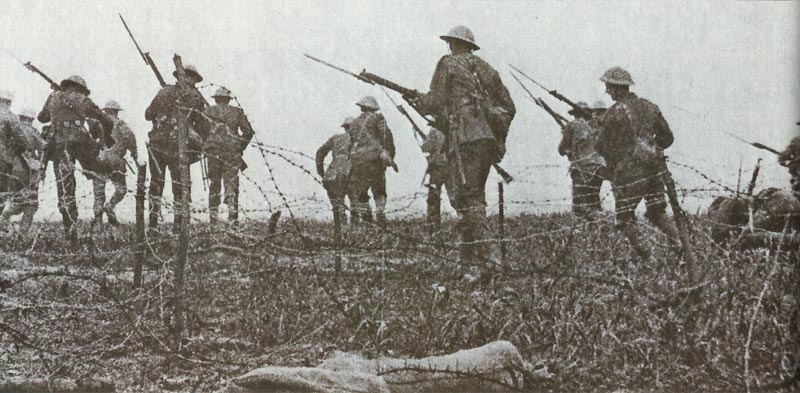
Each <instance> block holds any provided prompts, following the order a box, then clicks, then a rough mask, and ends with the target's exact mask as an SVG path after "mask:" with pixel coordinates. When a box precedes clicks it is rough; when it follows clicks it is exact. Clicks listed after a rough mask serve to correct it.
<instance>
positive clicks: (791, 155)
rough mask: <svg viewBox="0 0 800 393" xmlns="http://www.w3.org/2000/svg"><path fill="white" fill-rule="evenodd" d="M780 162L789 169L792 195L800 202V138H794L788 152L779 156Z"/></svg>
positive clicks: (787, 148)
mask: <svg viewBox="0 0 800 393" xmlns="http://www.w3.org/2000/svg"><path fill="white" fill-rule="evenodd" d="M797 125H798V126H800V121H799V122H797ZM778 162H780V164H781V165H782V166H785V167H786V168H787V169H789V175H790V176H791V177H792V178H791V179H790V180H789V181H790V184H791V185H792V194H794V196H795V198H797V199H798V200H800V136H798V137H794V138H793V139H792V141H791V142H789V146H786V150H784V151H782V152H781V154H779V155H778Z"/></svg>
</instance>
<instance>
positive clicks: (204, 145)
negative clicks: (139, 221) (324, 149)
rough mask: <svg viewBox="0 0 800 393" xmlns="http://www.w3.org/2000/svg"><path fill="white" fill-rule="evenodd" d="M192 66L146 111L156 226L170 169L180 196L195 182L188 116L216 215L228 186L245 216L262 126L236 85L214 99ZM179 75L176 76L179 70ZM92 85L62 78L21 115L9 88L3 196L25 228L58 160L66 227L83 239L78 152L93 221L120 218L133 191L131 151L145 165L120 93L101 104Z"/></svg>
mask: <svg viewBox="0 0 800 393" xmlns="http://www.w3.org/2000/svg"><path fill="white" fill-rule="evenodd" d="M184 74H185V78H184V80H183V81H182V83H176V84H173V85H164V86H163V88H162V89H161V90H160V91H159V92H158V94H157V95H156V97H155V98H154V99H153V101H152V102H151V104H150V105H149V106H148V108H147V110H146V111H145V119H146V120H149V121H152V123H153V128H152V130H151V131H150V132H149V143H148V146H147V151H148V158H149V167H150V176H151V178H150V187H149V201H150V212H149V222H148V225H149V227H151V228H155V227H156V226H157V224H158V221H159V218H160V208H161V196H162V193H163V190H164V176H165V174H166V171H167V170H169V171H170V176H171V178H172V191H173V195H174V196H175V200H176V201H177V200H179V199H180V196H181V194H182V193H184V192H185V193H186V195H187V196H190V195H191V192H190V190H191V188H190V187H191V185H190V181H189V179H183V178H182V176H181V172H180V170H179V163H180V156H179V153H178V152H179V149H178V133H179V131H180V129H179V125H180V126H181V127H183V126H185V127H187V130H186V131H187V133H186V134H187V135H188V141H189V143H188V152H189V154H188V156H189V162H190V163H195V162H199V161H201V160H207V169H208V170H207V172H208V173H207V176H208V181H209V189H210V190H209V214H210V217H209V218H210V221H211V222H212V223H216V222H217V216H218V210H219V204H220V193H221V190H222V187H223V186H224V195H225V198H224V202H225V204H226V205H227V206H228V218H229V220H230V221H231V222H233V223H236V222H237V220H238V211H239V207H238V192H239V181H238V176H239V172H240V171H242V170H244V169H245V168H246V165H245V163H244V161H243V159H242V154H243V151H244V149H245V148H246V147H247V145H248V144H249V143H250V140H251V139H252V138H253V136H254V132H253V128H252V126H251V125H250V122H249V121H248V119H247V116H245V114H244V112H243V111H242V109H241V108H239V107H235V106H232V105H230V101H231V99H232V98H233V96H232V94H231V92H230V91H229V90H228V89H226V88H224V87H220V88H219V89H218V90H217V91H216V92H215V94H214V95H212V98H213V99H214V101H215V105H213V106H212V105H209V104H208V103H207V102H206V100H205V98H203V96H202V94H201V93H200V92H199V91H198V90H197V88H196V84H197V83H198V82H200V81H202V80H203V78H202V76H201V75H200V73H199V72H198V71H197V69H196V68H195V67H193V66H186V67H185V69H184ZM174 75H175V76H176V79H177V78H178V74H177V71H176V73H174ZM179 82H180V81H179ZM90 94H91V91H90V90H89V88H88V86H87V84H86V82H85V81H84V79H83V78H81V77H80V76H71V77H69V78H67V79H64V80H63V81H62V82H61V83H60V84H58V85H55V86H54V91H53V92H52V93H51V94H50V96H49V97H48V98H47V101H46V102H45V104H44V107H43V108H42V110H41V111H40V112H39V113H38V115H36V114H35V112H34V111H33V110H30V109H25V110H23V111H22V112H21V114H20V115H19V116H17V115H15V114H14V113H12V112H11V110H10V106H11V103H12V100H13V98H12V95H11V93H10V92H6V91H3V92H0V131H2V134H0V196H2V198H3V199H2V207H1V208H4V210H3V213H2V219H3V220H4V221H8V219H9V218H10V217H11V216H13V215H16V214H19V213H22V214H23V218H22V220H21V224H20V227H21V229H22V230H27V229H28V227H30V225H31V221H32V220H33V215H34V213H35V212H36V210H37V208H38V187H39V183H40V181H42V180H43V179H44V177H45V176H44V174H45V170H46V168H47V165H48V163H49V162H52V164H53V172H54V174H55V179H56V187H57V192H58V208H59V212H60V213H61V215H62V221H63V224H64V233H65V235H66V237H67V238H68V239H70V240H71V241H75V240H77V232H76V228H75V223H76V222H77V219H78V208H77V203H76V200H75V192H76V190H75V188H76V181H75V162H76V161H77V162H79V163H80V165H81V169H82V172H83V173H84V175H85V176H86V177H87V178H88V179H91V180H92V182H93V194H94V209H93V210H94V218H93V220H92V226H97V225H101V224H102V222H103V216H104V215H105V216H106V217H107V220H108V223H109V224H111V225H114V226H116V225H119V221H118V220H117V217H116V214H115V212H114V209H115V206H116V205H117V204H118V203H119V202H120V201H121V200H122V199H123V198H124V197H125V195H126V193H127V186H126V181H125V175H126V171H127V167H129V165H130V164H129V163H128V161H127V160H126V155H127V154H128V152H130V155H131V157H132V158H133V161H134V163H135V164H136V166H137V167H138V168H140V169H143V168H145V166H144V165H141V166H140V162H139V157H138V154H137V145H136V138H135V135H134V133H133V131H132V130H131V129H130V127H128V125H127V124H126V123H125V121H123V120H121V119H120V118H119V114H120V111H122V107H121V106H120V105H119V104H118V103H117V102H116V101H113V100H112V101H108V102H107V103H106V104H105V105H104V106H103V108H102V109H101V108H99V107H98V106H97V105H96V104H95V103H94V102H93V101H92V100H91V98H89V95H90ZM34 117H35V118H37V119H38V120H39V122H41V123H42V124H46V125H45V126H44V130H43V132H42V133H41V134H40V133H39V131H38V130H36V129H35V128H34V127H33V125H32V122H33V119H34ZM204 175H205V174H204ZM109 181H110V182H111V183H112V184H113V185H114V194H113V195H112V197H111V198H110V199H109V200H107V201H106V196H105V190H106V183H107V182H109ZM184 219H187V218H186V217H182V216H181V215H179V214H176V217H175V222H176V225H175V228H177V227H178V225H177V224H180V223H181V220H184Z"/></svg>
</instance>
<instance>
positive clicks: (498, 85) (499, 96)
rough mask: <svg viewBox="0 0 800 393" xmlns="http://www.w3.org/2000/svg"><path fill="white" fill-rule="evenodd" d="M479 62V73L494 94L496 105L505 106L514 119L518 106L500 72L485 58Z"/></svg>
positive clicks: (504, 108)
mask: <svg viewBox="0 0 800 393" xmlns="http://www.w3.org/2000/svg"><path fill="white" fill-rule="evenodd" d="M478 64H479V66H478V75H479V76H480V78H481V81H482V83H483V84H484V88H485V89H486V90H487V91H488V93H489V94H491V95H492V97H491V98H492V101H494V103H495V105H498V106H500V107H501V108H503V110H505V111H506V113H507V114H508V116H510V117H511V119H513V118H514V115H516V113H517V107H516V106H515V105H514V100H513V99H511V93H509V92H508V88H507V87H506V85H505V84H503V80H502V79H501V78H500V74H499V73H498V72H497V71H495V69H494V68H492V67H491V66H490V65H489V64H488V63H486V62H485V61H483V60H481V61H480V62H479V63H478Z"/></svg>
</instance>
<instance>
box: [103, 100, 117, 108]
mask: <svg viewBox="0 0 800 393" xmlns="http://www.w3.org/2000/svg"><path fill="white" fill-rule="evenodd" d="M103 109H113V110H115V111H121V110H122V107H121V106H119V103H118V102H116V101H114V100H110V101H108V102H106V104H105V105H103Z"/></svg>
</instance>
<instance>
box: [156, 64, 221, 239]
mask: <svg viewBox="0 0 800 393" xmlns="http://www.w3.org/2000/svg"><path fill="white" fill-rule="evenodd" d="M189 70H190V68H189V66H187V67H186V71H187V72H188V71H189ZM195 74H196V72H195ZM197 75H198V76H199V74H197ZM201 79H202V78H201ZM206 106H207V103H206V101H205V99H204V98H203V96H202V94H200V92H199V91H197V89H195V88H191V89H187V90H185V93H184V89H183V88H181V87H180V86H177V85H167V86H165V87H163V88H162V89H161V90H160V91H159V92H158V94H157V95H156V96H155V98H153V101H152V102H151V103H150V105H149V106H148V107H147V109H146V110H145V113H144V117H145V119H146V120H148V121H152V122H153V129H152V130H151V131H150V133H149V134H148V139H149V143H148V153H149V154H148V156H149V164H150V191H149V195H148V198H149V200H150V213H149V220H148V226H149V227H151V228H154V227H155V226H156V225H158V218H159V213H160V211H161V195H162V194H163V192H164V176H165V175H166V171H167V170H169V172H170V177H171V178H172V195H173V196H174V199H175V201H178V200H180V199H181V197H182V194H183V192H184V190H186V197H187V200H188V201H191V183H190V182H191V179H186V180H185V182H184V181H183V180H182V179H181V171H180V160H179V159H180V157H179V154H178V134H177V132H178V129H177V127H178V117H177V116H181V115H183V116H187V113H188V118H187V121H186V124H187V125H188V127H189V133H188V134H189V147H188V149H189V152H188V153H189V163H193V162H197V161H198V160H199V159H200V155H201V153H202V150H203V140H204V139H205V137H206V135H207V131H208V129H209V125H208V123H207V121H206V119H205V117H204V114H203V112H204V111H205V109H206ZM184 183H185V184H184ZM176 211H177V210H176ZM180 220H181V217H180V216H176V217H175V224H180ZM178 227H179V225H175V228H178Z"/></svg>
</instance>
